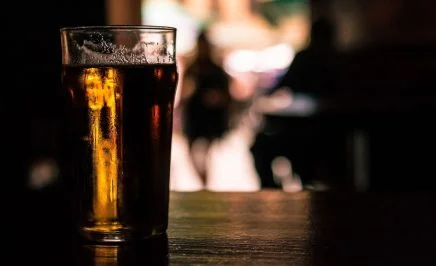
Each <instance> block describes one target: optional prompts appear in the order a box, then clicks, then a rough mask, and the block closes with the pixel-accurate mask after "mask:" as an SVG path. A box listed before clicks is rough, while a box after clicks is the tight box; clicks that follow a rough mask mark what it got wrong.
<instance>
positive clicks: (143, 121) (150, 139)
mask: <svg viewBox="0 0 436 266" xmlns="http://www.w3.org/2000/svg"><path fill="white" fill-rule="evenodd" d="M63 84H64V87H65V89H67V90H69V93H70V95H71V99H72V107H73V109H74V111H73V112H72V113H73V117H74V122H73V124H74V132H73V135H74V138H75V139H76V140H77V141H76V142H75V143H76V145H75V148H74V150H75V152H74V153H75V154H74V158H75V160H76V165H77V166H78V167H76V169H75V170H76V173H75V175H76V177H77V178H78V181H79V184H80V187H81V191H79V192H80V193H81V195H80V196H81V198H80V201H81V205H82V206H80V207H81V209H82V212H81V216H82V217H80V219H81V224H82V225H83V227H82V233H83V234H84V235H85V236H89V238H91V239H92V238H95V237H97V238H98V235H99V234H101V235H102V237H103V236H104V235H105V233H107V232H110V236H111V237H120V238H126V237H127V238H134V237H135V236H144V235H145V236H147V235H153V234H159V233H163V232H165V230H166V228H167V220H168V188H169V184H168V182H169V169H170V150H171V134H172V114H173V101H174V95H175V89H176V84H177V70H176V65H175V64H151V65H137V66H136V65H130V66H129V65H120V66H64V67H63ZM83 210H85V211H83Z"/></svg>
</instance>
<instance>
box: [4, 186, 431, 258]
mask: <svg viewBox="0 0 436 266" xmlns="http://www.w3.org/2000/svg"><path fill="white" fill-rule="evenodd" d="M58 196H60V195H58V194H56V193H55V194H52V195H49V194H45V195H44V196H42V195H33V196H32V197H29V198H28V199H27V200H26V201H22V203H23V204H22V205H20V204H18V205H14V206H12V205H10V206H11V207H13V208H11V209H6V211H7V212H9V213H10V214H11V215H9V216H4V217H3V219H5V220H8V219H9V220H11V219H12V220H13V221H14V223H13V224H12V225H11V226H8V227H4V233H5V234H6V235H8V234H9V233H12V236H14V235H15V236H16V238H12V241H6V240H5V241H4V245H5V246H6V249H4V248H3V249H2V252H1V253H2V254H4V255H6V256H3V255H2V256H0V265H63V266H64V265H75V266H77V265H81V266H86V265H93V266H108V265H129V266H130V265H132V266H133V265H135V266H136V265H141V266H142V265H218V264H219V265H271V266H272V265H334V266H336V265H436V249H435V248H436V212H435V211H434V206H433V205H434V202H435V199H436V196H434V195H431V194H417V193H416V194H412V193H396V194H387V193H386V194H354V193H344V192H339V191H338V192H333V191H332V192H322V193H321V192H317V193H314V192H301V193H297V194H286V193H284V192H281V191H279V190H270V191H261V192H256V193H212V192H195V193H172V194H171V207H170V227H169V229H168V234H167V236H163V237H159V238H156V239H152V240H150V241H148V242H146V243H143V244H142V245H139V246H129V245H120V246H114V245H112V246H111V245H106V246H104V245H94V246H93V245H83V244H78V242H76V241H75V238H74V235H73V234H72V232H73V230H72V224H70V223H69V221H70V220H69V216H68V212H67V211H65V208H63V206H64V205H63V204H64V203H63V202H62V200H61V199H60V198H57V197H58ZM17 197H18V196H17ZM55 199H58V200H55ZM10 200H11V201H10V202H14V201H13V200H14V199H10ZM38 206H39V207H38ZM13 210H16V211H15V212H14V213H11V211H13ZM12 214H13V215H12ZM19 230H21V231H19ZM18 233H20V234H18ZM18 236H20V237H22V238H20V237H18ZM6 239H7V238H6ZM9 247H11V248H12V249H9ZM5 250H6V252H5ZM8 255H10V259H6V258H8Z"/></svg>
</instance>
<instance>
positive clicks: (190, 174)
mask: <svg viewBox="0 0 436 266" xmlns="http://www.w3.org/2000/svg"><path fill="white" fill-rule="evenodd" d="M172 141H173V143H172V149H171V173H170V190H171V191H184V192H190V191H199V190H202V189H203V182H202V181H201V178H200V176H199V175H198V174H197V172H196V170H195V167H194V164H193V162H192V160H191V156H190V155H189V148H188V143H187V141H186V139H185V138H184V137H182V136H180V135H179V134H173V140H172Z"/></svg>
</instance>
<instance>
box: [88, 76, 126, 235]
mask: <svg viewBox="0 0 436 266" xmlns="http://www.w3.org/2000/svg"><path fill="white" fill-rule="evenodd" d="M84 81H85V82H84V83H85V89H86V96H87V100H88V108H89V129H90V145H91V149H92V156H93V164H94V167H93V168H94V172H93V182H95V185H94V186H93V187H94V193H93V213H92V217H91V218H92V220H94V221H95V224H97V225H99V227H101V228H100V229H101V230H102V231H106V230H113V229H115V228H117V227H119V226H120V225H119V224H118V222H116V221H117V217H118V204H119V202H118V201H119V200H120V198H121V197H120V195H119V193H120V191H119V190H118V182H119V180H118V162H119V158H118V153H117V145H116V144H117V124H116V123H117V120H116V108H117V105H116V99H117V97H116V89H117V72H116V70H114V69H111V68H109V69H107V70H106V71H103V70H99V69H97V68H89V69H87V70H86V72H85V80H84ZM104 108H107V109H106V110H105V111H106V112H104V111H103V109H104ZM103 125H107V126H106V127H105V128H103ZM114 227H115V228H114Z"/></svg>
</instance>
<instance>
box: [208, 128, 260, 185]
mask: <svg viewBox="0 0 436 266" xmlns="http://www.w3.org/2000/svg"><path fill="white" fill-rule="evenodd" d="M253 133H254V132H253V130H252V129H251V128H250V126H249V125H247V123H243V122H242V121H241V123H240V125H239V126H238V127H236V128H235V129H233V130H230V131H229V132H228V133H227V134H226V135H225V136H223V138H222V139H217V140H215V141H213V143H212V144H211V148H210V149H209V153H208V156H207V161H206V173H207V180H206V189H207V190H210V191H239V192H250V191H258V190H260V189H261V185H260V178H259V176H258V174H257V171H256V169H255V166H254V160H253V157H252V154H251V151H250V146H251V143H252V141H253Z"/></svg>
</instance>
